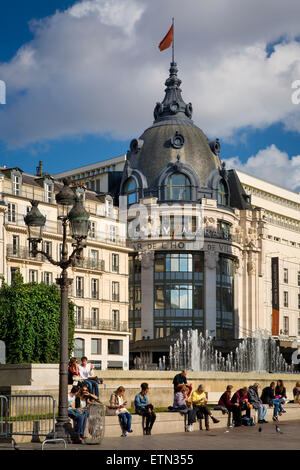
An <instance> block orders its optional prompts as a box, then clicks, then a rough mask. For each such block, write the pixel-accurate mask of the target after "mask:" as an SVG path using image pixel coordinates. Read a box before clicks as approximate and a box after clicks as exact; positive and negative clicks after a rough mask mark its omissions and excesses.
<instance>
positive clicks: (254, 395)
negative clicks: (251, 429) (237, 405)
mask: <svg viewBox="0 0 300 470" xmlns="http://www.w3.org/2000/svg"><path fill="white" fill-rule="evenodd" d="M258 389H259V383H255V384H253V385H250V387H249V389H248V400H249V403H250V405H252V406H253V408H254V409H256V410H258V422H259V423H267V422H268V421H266V419H265V418H266V416H267V407H266V405H264V404H263V402H262V401H261V399H260V398H259V395H258Z"/></svg>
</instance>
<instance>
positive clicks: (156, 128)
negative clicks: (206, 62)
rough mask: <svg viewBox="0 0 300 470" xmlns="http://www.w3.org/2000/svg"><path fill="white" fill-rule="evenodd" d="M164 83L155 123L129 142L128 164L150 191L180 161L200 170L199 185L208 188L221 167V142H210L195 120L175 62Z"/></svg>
mask: <svg viewBox="0 0 300 470" xmlns="http://www.w3.org/2000/svg"><path fill="white" fill-rule="evenodd" d="M165 84H166V89H165V98H164V100H163V101H162V103H157V104H156V106H155V109H154V122H153V125H152V126H151V127H149V128H148V129H146V130H145V132H144V133H143V134H142V135H141V136H140V138H139V139H134V140H133V141H132V142H131V144H130V151H129V152H128V157H127V158H128V166H129V167H130V168H131V169H136V170H138V171H139V172H140V173H141V174H142V175H143V176H144V177H145V178H146V180H147V186H148V188H149V189H150V190H151V189H155V187H157V183H158V177H159V174H160V172H161V171H162V170H163V169H164V168H165V167H166V166H167V165H168V164H170V163H174V164H175V163H176V162H178V161H179V160H180V163H181V164H187V165H189V166H191V167H192V168H193V170H194V171H195V172H196V173H197V175H198V179H199V182H200V187H206V186H207V182H208V178H209V175H210V174H211V172H212V171H213V170H215V169H217V168H221V162H220V158H219V156H218V153H219V150H220V148H219V142H218V140H216V141H214V142H210V141H209V140H208V138H207V137H206V136H205V134H204V133H203V132H202V130H201V129H199V128H198V127H197V126H195V124H194V123H193V121H192V119H191V118H192V111H193V110H192V104H191V103H188V104H186V103H185V102H184V101H183V99H182V96H181V89H180V88H179V87H180V84H181V80H180V79H179V78H178V77H177V65H176V63H175V62H172V63H171V67H170V75H169V78H168V79H167V80H166V82H165ZM124 176H125V175H124ZM123 181H124V179H123Z"/></svg>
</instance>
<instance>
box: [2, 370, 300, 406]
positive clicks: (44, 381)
mask: <svg viewBox="0 0 300 470" xmlns="http://www.w3.org/2000/svg"><path fill="white" fill-rule="evenodd" d="M58 372H59V368H58V364H18V365H9V364H6V365H0V394H1V393H3V394H9V393H10V394H17V395H22V394H26V395H30V394H36V395H37V394H50V395H53V396H54V398H55V400H56V401H57V400H58ZM176 373H178V372H176V371H145V370H130V371H124V370H105V371H96V374H97V375H98V377H102V378H103V381H104V383H103V385H100V386H99V389H100V398H101V401H102V402H103V403H105V404H108V402H109V398H110V395H111V393H112V392H113V391H114V390H115V389H116V388H117V387H119V386H120V385H123V386H124V387H125V389H126V398H127V401H128V404H129V406H132V405H133V402H134V397H135V395H136V394H137V393H138V392H139V390H140V384H141V383H142V382H148V384H149V386H150V392H149V399H150V401H151V402H152V403H153V404H154V405H155V406H156V407H166V406H169V405H170V404H172V402H173V385H172V381H173V378H174V375H175V374H176ZM278 379H282V380H283V381H284V384H285V386H286V389H287V393H288V398H290V399H292V398H293V397H292V390H293V388H294V386H295V384H296V382H297V381H300V374H267V373H263V374H260V373H254V372H252V373H233V372H189V373H188V382H189V383H192V386H193V389H196V388H197V386H198V385H199V384H200V383H202V384H204V385H205V387H206V390H207V392H208V399H209V401H210V402H212V403H215V402H217V401H218V399H219V397H220V395H221V394H222V393H223V391H224V390H225V389H226V386H227V385H228V384H231V385H233V388H234V390H237V389H239V388H241V387H242V386H244V385H247V386H249V385H251V384H253V383H254V382H259V383H260V385H261V389H262V388H263V387H265V386H267V385H269V384H270V382H271V381H275V382H276V381H277V380H278Z"/></svg>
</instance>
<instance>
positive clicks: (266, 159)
mask: <svg viewBox="0 0 300 470" xmlns="http://www.w3.org/2000/svg"><path fill="white" fill-rule="evenodd" d="M225 162H226V167H227V168H235V169H237V170H241V171H244V172H245V173H248V174H250V175H253V176H256V177H257V178H261V179H264V180H266V181H270V183H273V184H278V185H279V186H282V187H284V188H287V189H290V190H293V191H298V192H299V191H300V155H295V156H292V157H291V158H289V155H288V154H287V153H286V152H282V151H281V150H279V149H278V148H277V147H276V145H274V144H273V145H270V146H269V147H267V148H265V149H262V150H260V151H259V152H258V153H257V154H256V155H253V156H251V157H249V158H248V160H247V162H245V163H242V162H241V161H240V159H239V158H238V157H233V158H228V159H226V160H225Z"/></svg>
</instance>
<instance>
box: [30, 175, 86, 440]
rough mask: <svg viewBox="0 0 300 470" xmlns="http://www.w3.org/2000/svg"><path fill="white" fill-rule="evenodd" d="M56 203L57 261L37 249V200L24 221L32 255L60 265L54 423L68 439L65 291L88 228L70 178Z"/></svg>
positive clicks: (41, 222) (41, 221) (41, 220)
mask: <svg viewBox="0 0 300 470" xmlns="http://www.w3.org/2000/svg"><path fill="white" fill-rule="evenodd" d="M56 202H57V205H58V217H57V219H58V220H60V221H61V222H62V228H63V233H62V250H61V257H60V260H59V261H55V260H54V259H53V258H52V257H51V256H50V255H49V254H48V253H46V252H44V251H42V250H39V249H38V244H39V243H40V242H41V241H42V236H43V228H44V225H45V223H46V217H44V216H43V215H42V214H41V213H40V211H39V209H38V202H37V201H32V203H31V205H32V208H31V210H30V212H29V213H28V214H27V215H26V216H25V217H24V221H25V224H26V225H27V227H28V240H29V243H30V247H31V253H32V255H33V256H34V257H36V256H37V255H38V254H42V255H43V256H45V257H46V258H47V259H48V261H50V263H51V264H53V265H55V266H59V267H60V268H61V269H62V271H61V275H60V277H59V278H57V279H56V283H57V284H58V285H59V286H60V299H61V309H60V363H59V402H58V417H57V422H56V434H57V437H63V438H69V437H70V435H71V434H72V431H71V429H70V428H71V427H70V424H69V420H68V359H69V357H68V290H69V286H70V285H71V284H72V281H73V279H70V278H68V273H67V269H68V268H69V267H70V266H74V265H75V262H76V259H80V258H81V257H82V251H83V248H84V246H85V243H84V240H85V239H86V238H87V235H88V230H89V224H88V220H89V214H88V212H87V211H86V210H85V208H84V205H83V202H82V201H81V200H80V199H79V198H78V197H76V196H75V193H74V191H73V189H72V188H70V186H69V181H68V180H64V186H63V188H62V189H61V191H60V192H59V193H58V194H57V195H56ZM68 224H69V225H70V232H71V236H72V238H73V239H74V240H75V241H74V243H73V244H72V246H73V251H72V253H71V255H70V256H69V257H68V247H67V228H68Z"/></svg>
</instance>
